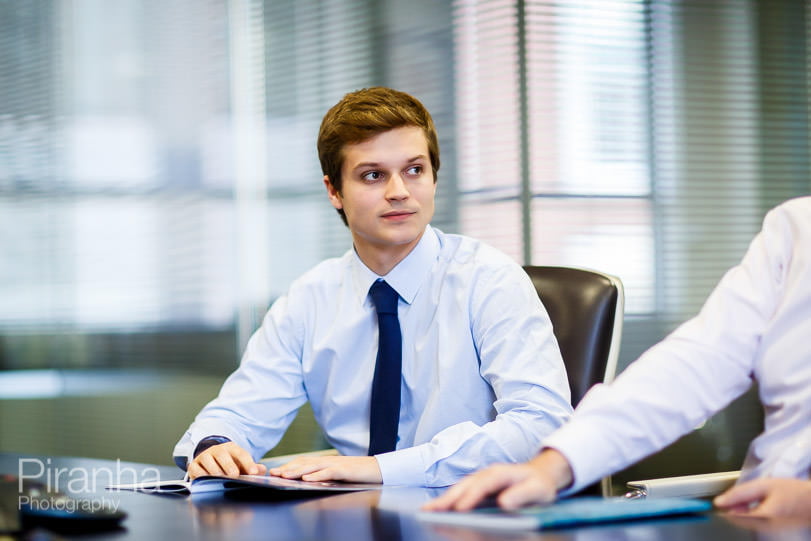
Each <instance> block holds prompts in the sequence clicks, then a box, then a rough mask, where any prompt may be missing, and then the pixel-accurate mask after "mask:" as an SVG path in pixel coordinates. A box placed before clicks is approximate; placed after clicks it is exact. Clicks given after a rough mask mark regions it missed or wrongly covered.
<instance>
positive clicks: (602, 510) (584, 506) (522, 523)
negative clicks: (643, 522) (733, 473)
mask: <svg viewBox="0 0 811 541" xmlns="http://www.w3.org/2000/svg"><path fill="white" fill-rule="evenodd" d="M710 509H712V504H711V503H710V502H709V501H706V500H696V499H690V498H656V499H651V500H629V499H626V498H623V497H619V498H599V497H584V498H572V499H570V500H562V501H559V502H557V503H554V504H552V505H548V506H544V507H526V508H523V509H519V510H517V511H504V510H501V509H496V508H487V509H475V510H473V511H470V512H465V513H457V512H443V513H428V512H424V513H420V514H419V515H418V518H419V519H420V520H423V521H426V522H436V523H441V524H453V525H459V526H468V527H471V528H489V529H498V530H541V529H548V528H562V527H565V526H576V525H580V524H593V523H599V522H617V521H623V520H633V519H640V518H648V517H663V516H669V515H682V514H688V513H706V512H707V511H709V510H710Z"/></svg>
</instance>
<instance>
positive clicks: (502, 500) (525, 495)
mask: <svg viewBox="0 0 811 541" xmlns="http://www.w3.org/2000/svg"><path fill="white" fill-rule="evenodd" d="M556 496H557V494H556V491H555V489H554V487H553V486H552V482H551V481H549V480H547V479H545V478H538V477H532V476H530V477H526V478H525V479H522V480H521V481H518V482H517V483H515V484H513V485H511V486H509V487H507V488H506V489H505V490H504V491H503V492H502V493H501V494H500V495H499V496H498V504H499V507H502V508H504V509H508V510H511V509H518V508H519V507H524V506H525V505H530V504H547V503H551V502H553V501H555V497H556Z"/></svg>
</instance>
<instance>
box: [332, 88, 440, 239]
mask: <svg viewBox="0 0 811 541" xmlns="http://www.w3.org/2000/svg"><path fill="white" fill-rule="evenodd" d="M405 126H416V127H418V128H421V129H422V132H423V133H424V134H425V141H426V143H427V144H428V157H429V158H430V159H431V170H432V171H433V174H434V182H436V179H437V171H439V142H438V140H437V135H436V128H435V127H434V121H433V119H432V118H431V114H430V113H429V112H428V110H427V109H426V108H425V106H424V105H423V104H422V103H420V101H419V100H418V99H417V98H415V97H413V96H411V95H409V94H406V93H405V92H400V91H399V90H393V89H391V88H385V87H382V86H375V87H371V88H364V89H362V90H357V91H355V92H350V93H349V94H347V95H346V96H344V97H343V98H342V99H341V101H339V102H338V103H336V104H335V105H333V106H332V108H331V109H330V110H329V111H327V114H326V115H324V119H323V120H322V121H321V129H320V130H319V131H318V159H319V160H320V161H321V171H322V172H323V173H324V174H325V175H326V176H328V177H329V181H330V183H331V184H332V186H333V188H335V191H337V192H338V193H339V194H340V193H341V188H342V186H343V182H342V179H341V169H342V167H343V165H344V152H343V150H344V147H345V146H346V145H352V144H356V143H362V142H363V141H367V140H369V139H371V138H372V137H374V136H376V135H379V134H381V133H383V132H387V131H389V130H393V129H395V128H402V127H405ZM338 214H340V215H341V219H343V221H344V223H345V224H346V223H347V221H346V215H345V214H344V211H343V209H338Z"/></svg>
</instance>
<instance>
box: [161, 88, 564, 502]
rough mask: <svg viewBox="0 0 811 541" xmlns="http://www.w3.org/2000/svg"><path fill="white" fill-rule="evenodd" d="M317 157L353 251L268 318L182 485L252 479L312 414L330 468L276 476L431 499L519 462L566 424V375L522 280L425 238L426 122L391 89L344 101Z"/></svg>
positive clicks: (430, 159) (429, 176)
mask: <svg viewBox="0 0 811 541" xmlns="http://www.w3.org/2000/svg"><path fill="white" fill-rule="evenodd" d="M318 153H319V159H320V161H321V167H322V170H323V173H324V179H323V180H324V185H325V186H326V190H327V195H328V197H329V200H330V202H331V203H332V205H333V207H335V209H337V211H338V213H339V214H340V215H341V217H342V219H343V220H344V222H345V224H346V225H347V226H348V227H349V230H350V232H351V234H352V240H353V247H352V249H350V250H349V251H347V252H346V254H344V256H343V257H340V258H337V259H331V260H327V261H324V262H322V263H321V264H319V265H317V266H316V267H315V268H313V269H312V270H310V271H309V272H307V273H306V274H304V275H303V276H302V277H300V278H299V279H298V280H296V281H295V282H294V283H293V284H292V285H291V287H290V289H289V291H288V292H287V294H286V295H285V296H283V297H281V298H279V299H278V300H277V301H276V302H275V303H274V304H273V306H272V307H271V309H270V311H269V312H268V314H267V315H266V317H265V319H264V322H263V324H262V326H261V328H260V329H259V330H258V331H257V332H256V334H254V336H253V337H252V338H251V340H250V342H249V344H248V347H247V349H246V351H245V355H244V357H243V359H242V362H241V364H240V367H239V369H238V370H237V371H236V372H234V374H232V375H231V376H230V377H229V378H228V380H227V381H226V382H225V384H224V385H223V387H222V390H221V392H220V395H219V397H218V398H216V399H215V400H214V401H212V402H211V403H209V404H208V405H207V406H206V407H205V408H204V409H203V410H202V411H201V412H200V414H199V415H198V416H197V418H196V419H195V421H194V423H193V424H192V425H191V427H190V428H189V430H188V431H187V432H186V434H185V435H184V436H183V438H182V439H181V440H180V442H179V443H178V444H177V446H176V447H175V452H174V454H175V458H176V462H178V464H179V465H181V467H183V466H184V465H185V464H186V463H188V465H189V466H188V472H189V475H190V476H191V477H196V476H199V475H204V474H220V475H222V474H226V475H237V474H239V473H264V471H265V470H264V466H262V465H259V464H257V463H256V461H257V460H258V459H259V458H260V457H261V456H262V455H264V454H265V453H266V452H267V451H268V450H270V449H271V448H273V447H274V446H275V445H276V443H277V442H278V441H279V439H280V438H281V436H282V434H283V432H284V431H285V430H286V428H287V426H288V425H289V424H290V422H291V421H292V419H293V417H294V416H295V413H296V410H297V409H298V408H299V407H300V406H301V405H302V404H303V403H304V402H305V401H307V400H309V401H310V403H311V405H312V408H313V412H314V414H315V417H316V419H317V421H318V423H319V425H320V426H321V427H322V429H323V430H324V432H325V434H326V437H327V440H328V441H329V443H330V444H332V446H334V447H335V448H336V449H337V450H338V451H339V452H340V453H341V455H343V456H329V457H307V458H300V459H297V460H294V461H292V462H290V463H288V464H287V465H285V466H283V467H281V468H277V469H274V470H272V471H271V472H270V473H271V474H273V475H280V476H283V477H287V478H301V479H304V480H312V481H318V480H328V479H332V480H345V481H357V482H383V483H387V484H389V483H390V484H411V485H426V486H444V485H449V484H451V483H453V482H455V481H456V480H458V479H459V478H461V476H463V475H464V474H466V473H469V472H472V471H474V470H476V469H478V468H480V467H482V466H484V465H487V464H490V463H493V462H503V461H506V462H519V461H523V460H527V459H528V458H529V457H531V456H532V455H533V454H534V453H535V452H536V451H537V449H538V448H539V446H540V444H541V441H542V439H543V438H544V437H546V436H547V435H548V434H549V433H551V432H552V431H553V430H554V429H555V428H557V427H559V426H560V425H562V424H563V422H564V421H566V420H567V419H568V417H569V415H570V412H571V406H570V405H569V387H568V382H567V379H566V373H565V369H564V367H563V364H562V360H561V357H560V352H559V350H558V347H557V343H556V341H555V338H554V336H553V334H552V327H551V323H550V321H549V318H548V316H547V315H546V312H545V310H544V309H543V306H542V305H541V304H540V302H539V300H538V297H537V295H536V293H535V290H534V289H533V287H532V284H531V282H530V280H529V278H528V277H527V275H526V274H525V273H524V271H523V270H522V269H521V268H520V267H519V266H518V265H517V264H516V263H515V262H513V261H512V260H510V259H509V258H508V257H507V256H505V255H504V254H502V253H500V252H498V251H496V250H494V249H493V248H491V247H488V246H487V245H484V244H482V243H479V242H477V241H475V240H472V239H470V238H466V237H462V236H458V235H446V234H444V233H442V232H441V231H439V230H437V229H434V228H432V227H431V226H430V225H429V222H430V221H431V218H432V216H433V213H434V193H435V189H436V178H437V177H436V174H437V171H438V170H439V146H438V143H437V136H436V131H435V129H434V124H433V121H432V120H431V116H430V115H429V113H428V111H426V110H425V108H424V107H423V106H422V104H421V103H420V102H419V101H417V100H416V99H414V98H413V97H411V96H409V95H408V94H405V93H403V92H398V91H395V90H391V89H387V88H369V89H365V90H360V91H358V92H353V93H350V94H347V95H346V96H345V97H344V98H343V99H342V100H341V101H340V102H339V103H338V104H336V105H335V106H334V107H333V108H332V109H330V110H329V112H328V113H327V114H326V116H325V117H324V119H323V121H322V124H321V129H320V132H319V135H318ZM383 297H386V298H388V299H389V300H388V301H384V300H380V299H381V298H383ZM387 303H388V305H389V306H388V307H385V306H383V305H385V304H387ZM378 327H380V329H381V330H380V332H378ZM390 362H391V363H393V364H389V363H390ZM392 367H393V368H392ZM392 374H393V375H392ZM386 375H388V376H389V378H388V379H387V378H386ZM391 378H394V379H393V380H392V379H391ZM385 381H388V384H389V386H388V387H386V386H385V384H384V383H382V382H385ZM386 420H388V422H386ZM370 432H371V434H370Z"/></svg>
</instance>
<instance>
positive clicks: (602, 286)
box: [524, 266, 625, 406]
mask: <svg viewBox="0 0 811 541" xmlns="http://www.w3.org/2000/svg"><path fill="white" fill-rule="evenodd" d="M524 270H525V271H526V272H527V274H529V277H530V278H531V279H532V284H533V285H534V286H535V291H537V293H538V297H540V299H541V302H542V303H543V305H544V306H545V307H546V311H547V312H548V313H549V318H550V319H551V320H552V328H553V331H554V333H555V338H557V340H558V345H559V346H560V352H561V355H563V363H564V364H565V365H566V372H567V374H568V376H569V386H570V388H571V390H572V405H573V406H577V404H578V402H580V399H582V398H583V395H585V394H586V391H588V390H589V388H590V387H591V386H592V385H594V384H595V383H609V382H611V380H613V379H614V374H615V373H616V370H617V358H618V357H619V346H620V338H621V335H622V319H623V315H624V313H625V292H624V289H623V287H622V282H621V281H620V279H619V278H617V277H615V276H611V275H608V274H604V273H601V272H597V271H592V270H586V269H577V268H573V267H533V266H526V267H524Z"/></svg>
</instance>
